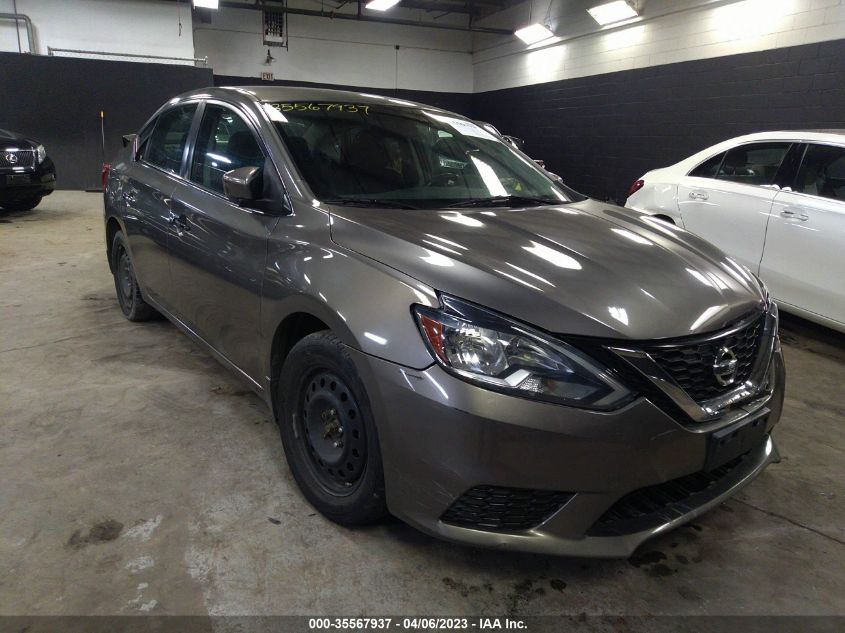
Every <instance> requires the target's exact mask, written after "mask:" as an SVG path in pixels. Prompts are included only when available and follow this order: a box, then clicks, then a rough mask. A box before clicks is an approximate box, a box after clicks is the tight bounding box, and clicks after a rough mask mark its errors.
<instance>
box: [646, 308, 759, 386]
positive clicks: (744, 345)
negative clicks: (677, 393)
mask: <svg viewBox="0 0 845 633" xmlns="http://www.w3.org/2000/svg"><path fill="white" fill-rule="evenodd" d="M762 326H763V319H762V318H760V319H757V320H756V321H754V322H753V323H751V324H750V325H748V326H746V327H744V328H743V329H741V330H739V331H738V332H734V333H733V334H729V335H727V336H723V337H719V338H716V339H713V340H709V341H707V342H703V343H698V344H687V345H684V344H679V345H673V346H655V347H651V348H646V349H645V351H646V352H648V354H649V355H650V356H651V357H652V358H653V359H654V361H655V362H656V363H657V364H658V365H660V367H661V368H662V369H663V371H665V372H666V373H667V374H669V375H670V376H671V377H672V378H673V379H674V380H675V382H677V383H678V385H680V386H681V388H682V389H684V391H686V392H687V393H688V394H689V396H690V397H691V398H692V399H693V400H695V401H696V402H703V401H705V400H710V399H711V398H716V397H718V396H721V395H724V394H726V393H728V392H729V391H731V390H733V389H736V387H737V386H738V385H740V384H742V383H743V382H745V381H746V380H748V378H749V377H750V376H751V371H752V369H753V368H754V361H755V359H756V358H757V351H758V349H759V345H760V334H761V332H762ZM723 347H726V348H728V349H729V350H731V351H732V352H733V353H734V355H735V356H736V359H737V371H736V379H735V380H734V381H733V382H732V383H731V384H729V385H721V384H719V382H718V381H717V380H716V374H715V373H714V372H713V365H714V363H715V362H716V356H717V355H718V354H719V351H720V350H721V349H722V348H723Z"/></svg>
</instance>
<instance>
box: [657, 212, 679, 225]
mask: <svg viewBox="0 0 845 633" xmlns="http://www.w3.org/2000/svg"><path fill="white" fill-rule="evenodd" d="M652 217H655V218H657V219H658V220H663V221H664V222H668V223H669V224H674V223H675V220H673V219H672V218H670V217H669V216H668V215H663V214H662V213H658V214H657V215H654V216H652Z"/></svg>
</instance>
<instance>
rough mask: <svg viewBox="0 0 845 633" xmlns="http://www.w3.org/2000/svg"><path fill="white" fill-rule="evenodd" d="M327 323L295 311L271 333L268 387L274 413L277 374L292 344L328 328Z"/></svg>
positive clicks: (305, 313) (277, 382)
mask: <svg viewBox="0 0 845 633" xmlns="http://www.w3.org/2000/svg"><path fill="white" fill-rule="evenodd" d="M329 329H331V328H329V326H328V325H326V324H325V323H323V321H321V320H320V319H318V318H317V317H315V316H314V315H313V314H309V313H307V312H296V313H294V314H290V315H288V316H286V317H285V318H284V319H283V320H282V322H281V323H279V326H278V327H277V328H276V333H275V334H274V335H273V347H272V352H271V356H270V388H271V389H272V398H273V409H274V413H275V412H276V409H277V404H278V403H277V402H276V392H277V391H278V384H279V376H281V374H282V365H284V363H285V359H286V358H287V356H288V353H289V352H290V350H291V349H293V346H294V345H296V344H297V343H298V342H299V341H301V340H302V339H303V338H305V337H306V336H308V335H309V334H313V333H314V332H319V331H320V330H329Z"/></svg>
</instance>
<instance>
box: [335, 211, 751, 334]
mask: <svg viewBox="0 0 845 633" xmlns="http://www.w3.org/2000/svg"><path fill="white" fill-rule="evenodd" d="M332 239H333V240H334V241H335V242H336V243H337V244H338V245H339V246H342V247H345V248H348V249H351V250H353V251H356V252H358V253H360V254H362V255H364V256H366V257H369V258H372V259H375V260H377V261H379V262H381V263H383V264H385V265H387V266H390V267H393V268H396V269H397V270H399V271H401V272H403V273H405V274H407V275H410V276H411V277H414V278H415V279H417V280H419V281H421V282H423V283H425V284H427V285H429V286H431V287H432V288H435V289H436V290H439V291H442V292H445V293H447V294H451V295H454V296H456V297H460V298H462V299H466V300H469V301H472V302H475V303H478V304H481V305H483V306H486V307H488V308H492V309H494V310H496V311H499V312H502V313H504V314H508V315H510V316H513V317H515V318H517V319H520V320H522V321H525V322H527V323H531V324H533V325H535V326H538V327H540V328H543V329H545V330H547V331H550V332H555V333H561V334H574V335H580V336H599V337H607V338H616V339H631V340H652V339H660V338H671V337H678V336H690V335H693V334H699V333H703V332H708V331H713V330H717V329H719V328H722V327H724V326H726V325H728V324H730V323H732V322H734V321H736V320H738V319H739V318H742V317H744V316H747V315H748V314H749V313H751V312H752V311H754V310H761V309H762V305H763V300H764V297H763V295H762V291H761V289H760V287H759V285H758V284H757V282H756V280H755V279H754V277H753V276H752V275H750V274H749V273H748V272H747V271H746V270H745V269H744V268H743V267H741V266H740V265H738V264H737V263H735V262H734V261H732V260H731V259H729V258H728V257H727V256H725V255H724V254H723V253H721V252H720V251H719V250H717V249H716V248H715V247H713V246H711V245H709V244H708V243H707V242H704V241H703V240H701V239H699V238H697V237H695V236H693V235H691V234H690V233H687V232H686V231H684V230H683V229H680V228H678V227H675V226H673V225H669V224H666V223H663V222H661V221H659V220H654V219H648V218H647V216H644V215H642V214H638V213H636V212H633V211H630V210H626V209H621V208H619V207H614V206H612V205H608V204H605V203H600V202H597V201H595V200H585V201H583V202H579V203H575V204H569V205H563V206H555V207H533V208H526V209H501V208H497V209H490V210H478V211H476V210H472V211H466V210H461V211H444V210H418V211H416V210H408V211H405V210H403V211H398V210H397V211H393V210H387V209H372V208H356V207H344V208H341V209H336V210H334V211H333V212H332Z"/></svg>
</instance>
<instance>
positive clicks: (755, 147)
mask: <svg viewBox="0 0 845 633" xmlns="http://www.w3.org/2000/svg"><path fill="white" fill-rule="evenodd" d="M791 145H792V143H789V142H785V143H750V144H748V145H740V146H739V147H735V148H733V149H732V150H729V151H728V153H727V154H726V155H725V159H724V160H723V161H722V166H721V167H720V168H719V173H718V176H717V178H718V179H719V180H729V181H731V182H739V183H744V184H747V185H769V184H772V183H773V182H774V180H775V176H776V175H777V173H778V169H779V168H780V164H781V163H782V162H783V158H784V156H786V152H788V151H789V148H790V146H791Z"/></svg>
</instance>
